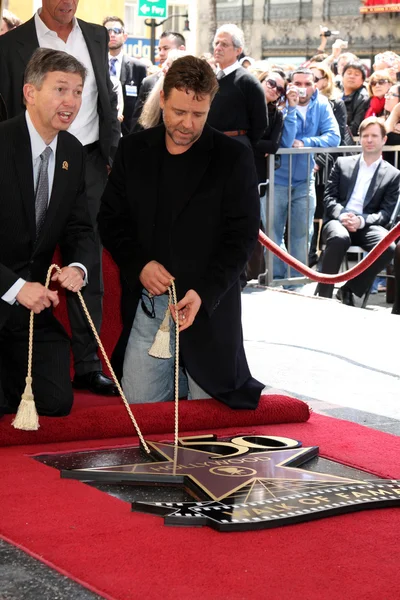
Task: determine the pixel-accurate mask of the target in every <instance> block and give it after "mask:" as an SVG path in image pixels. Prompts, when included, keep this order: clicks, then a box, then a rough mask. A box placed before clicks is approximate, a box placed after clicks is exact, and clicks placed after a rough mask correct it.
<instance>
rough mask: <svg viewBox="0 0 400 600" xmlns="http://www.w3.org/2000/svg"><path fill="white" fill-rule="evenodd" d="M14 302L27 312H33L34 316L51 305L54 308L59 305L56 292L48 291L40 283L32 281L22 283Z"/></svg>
mask: <svg viewBox="0 0 400 600" xmlns="http://www.w3.org/2000/svg"><path fill="white" fill-rule="evenodd" d="M16 300H17V302H18V303H19V304H21V305H22V306H25V308H27V309H28V310H33V312H34V313H35V314H36V315H38V314H39V313H41V312H42V310H44V309H45V308H49V307H50V306H51V305H53V306H54V307H56V306H58V304H59V303H60V300H59V298H58V292H53V291H52V290H48V289H47V288H45V287H44V285H42V284H41V283H36V282H32V281H27V282H26V283H24V285H23V286H22V288H21V289H20V291H19V292H18V294H17V296H16Z"/></svg>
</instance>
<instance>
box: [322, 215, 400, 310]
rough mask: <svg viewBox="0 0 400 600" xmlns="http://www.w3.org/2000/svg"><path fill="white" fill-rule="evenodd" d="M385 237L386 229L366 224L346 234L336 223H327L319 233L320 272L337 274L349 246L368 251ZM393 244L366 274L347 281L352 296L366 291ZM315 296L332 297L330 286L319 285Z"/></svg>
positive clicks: (390, 253)
mask: <svg viewBox="0 0 400 600" xmlns="http://www.w3.org/2000/svg"><path fill="white" fill-rule="evenodd" d="M386 234H387V230H386V229H385V228H384V227H381V226H380V225H371V226H368V225H366V226H365V227H364V228H363V229H358V230H357V231H355V232H354V233H350V232H349V231H347V229H346V228H345V227H344V226H343V225H342V224H341V223H340V221H329V222H328V223H327V224H326V225H324V228H323V230H322V244H323V245H325V250H324V252H323V255H322V265H321V271H322V272H323V273H338V272H339V269H340V265H341V264H342V262H343V259H344V257H345V256H346V252H347V250H348V248H349V247H350V246H360V247H361V248H363V250H365V251H366V252H369V251H370V250H372V249H373V248H375V246H376V245H377V244H378V242H380V241H381V239H383V238H384V237H385V236H386ZM394 249H395V245H394V244H391V245H390V246H389V248H388V249H387V250H385V252H384V253H383V254H381V256H380V257H379V258H377V260H376V261H375V262H374V263H373V264H372V265H371V266H370V267H368V269H367V270H366V271H364V272H363V273H361V274H360V275H358V276H357V277H355V278H354V279H351V280H349V281H348V282H347V283H346V287H347V288H348V289H349V290H350V291H351V292H353V293H354V294H355V295H356V296H359V297H361V296H362V295H363V294H365V292H366V291H367V290H368V289H369V287H370V286H371V285H372V282H373V281H374V279H375V277H376V276H377V275H378V273H380V271H382V269H384V267H386V265H387V264H389V262H390V261H391V260H392V258H393V254H394ZM317 294H318V295H319V296H323V297H324V298H332V294H333V285H329V284H326V283H319V284H318V286H317Z"/></svg>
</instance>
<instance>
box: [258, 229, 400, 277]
mask: <svg viewBox="0 0 400 600" xmlns="http://www.w3.org/2000/svg"><path fill="white" fill-rule="evenodd" d="M398 237H400V223H397V225H396V226H395V227H393V229H391V230H390V231H388V233H387V234H386V235H385V237H384V238H383V240H381V241H380V242H379V244H377V245H376V246H375V248H373V249H372V250H371V252H369V253H368V254H367V256H365V257H364V258H363V259H362V260H361V261H360V262H359V263H357V264H356V265H355V266H354V267H352V268H351V269H349V270H348V271H344V272H343V273H338V274H336V273H334V274H333V275H328V274H326V273H319V272H318V271H313V270H312V269H310V267H307V266H306V265H303V263H301V262H299V261H298V260H297V259H296V258H293V256H291V255H290V254H288V253H287V252H285V250H282V248H280V247H279V246H278V245H277V244H275V242H273V241H272V240H270V238H269V237H267V236H266V235H265V233H264V232H263V231H261V230H260V231H259V233H258V241H259V242H260V243H261V244H262V245H263V246H265V247H266V248H268V250H271V252H273V253H274V254H276V256H277V257H278V258H280V259H282V260H283V261H284V262H285V263H287V264H288V265H290V266H291V267H295V269H297V271H300V273H302V274H303V275H305V276H306V277H308V278H309V279H312V280H313V281H318V282H319V283H341V282H342V281H349V279H353V278H354V277H356V276H357V275H359V274H360V273H362V272H363V271H365V270H366V269H367V268H368V267H369V266H370V265H371V264H372V263H373V262H375V260H376V259H377V258H378V256H380V255H381V254H383V252H384V251H385V250H386V249H387V248H389V246H390V244H391V243H392V242H394V241H395V240H397V238H398Z"/></svg>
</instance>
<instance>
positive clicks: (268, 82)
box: [264, 79, 285, 96]
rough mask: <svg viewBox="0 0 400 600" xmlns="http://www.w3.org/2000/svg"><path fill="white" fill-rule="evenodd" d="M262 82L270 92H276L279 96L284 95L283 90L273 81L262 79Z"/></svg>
mask: <svg viewBox="0 0 400 600" xmlns="http://www.w3.org/2000/svg"><path fill="white" fill-rule="evenodd" d="M264 81H265V83H266V85H267V86H268V87H269V88H271V89H272V90H276V92H277V94H279V95H280V96H283V95H284V93H285V88H284V87H282V86H281V85H278V84H277V83H276V81H274V80H273V79H264Z"/></svg>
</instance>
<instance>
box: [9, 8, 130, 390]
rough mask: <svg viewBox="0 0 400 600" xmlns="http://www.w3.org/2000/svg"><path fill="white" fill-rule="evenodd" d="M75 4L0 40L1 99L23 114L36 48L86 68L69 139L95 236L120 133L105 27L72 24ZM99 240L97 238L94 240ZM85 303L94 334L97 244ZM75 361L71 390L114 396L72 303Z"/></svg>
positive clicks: (99, 286)
mask: <svg viewBox="0 0 400 600" xmlns="http://www.w3.org/2000/svg"><path fill="white" fill-rule="evenodd" d="M78 2H79V0H73V2H71V3H69V4H66V5H64V3H62V2H59V0H43V1H42V8H41V9H39V10H38V12H37V13H36V14H35V16H34V17H33V18H32V19H30V20H29V21H27V22H26V23H25V24H23V25H21V26H20V27H17V28H16V29H14V30H13V31H10V32H9V33H7V34H5V35H3V36H1V37H0V95H2V96H3V99H4V101H5V104H6V109H7V114H8V118H11V117H14V116H16V115H18V114H21V113H22V112H23V110H24V105H23V99H22V86H23V77H24V71H25V67H26V65H27V63H28V61H29V59H30V57H31V56H32V54H33V52H34V51H35V49H36V48H38V47H42V48H53V49H55V50H61V49H62V50H65V51H66V52H68V54H72V55H73V56H75V58H76V59H78V60H79V61H80V62H81V63H83V65H84V66H85V67H86V69H87V71H88V76H87V78H86V82H85V87H84V91H83V98H82V106H81V109H80V111H79V114H78V116H77V118H76V119H75V121H74V122H73V123H72V126H71V129H70V133H72V134H73V135H75V136H76V137H77V138H78V140H79V141H80V142H81V143H82V144H83V146H84V148H85V155H86V175H85V177H86V182H85V183H86V195H87V199H88V206H89V212H90V216H91V218H92V224H93V227H94V230H95V234H96V236H97V221H96V219H97V213H98V210H99V204H100V197H101V194H102V192H103V190H104V186H105V184H106V181H107V168H108V166H109V165H111V162H112V158H113V156H114V154H115V151H116V147H117V145H118V142H119V139H120V136H121V129H120V125H119V122H118V120H117V98H116V95H115V93H114V92H113V89H112V84H111V81H110V76H109V70H108V32H107V31H106V29H105V28H104V27H101V26H99V25H94V24H93V23H86V22H85V21H82V20H81V19H76V18H75V16H74V15H75V12H76V9H77V6H78ZM97 240H98V237H97ZM95 252H96V255H95V257H93V261H92V262H93V267H92V273H91V277H90V280H89V284H88V286H87V287H86V289H85V292H84V295H85V301H86V303H87V306H88V308H89V312H90V314H91V316H92V319H93V321H94V323H95V325H96V329H97V330H98V331H99V330H100V327H101V318H102V297H103V283H102V271H101V252H102V250H101V247H100V242H99V240H98V243H97V249H96V251H95ZM68 313H69V319H70V323H71V329H72V351H73V355H74V366H75V379H74V384H75V386H76V387H79V388H86V389H90V390H91V391H93V392H96V393H100V394H117V393H118V392H117V389H116V386H115V385H114V383H113V382H112V381H111V379H109V378H108V377H105V376H104V374H103V373H102V370H101V362H100V359H99V358H98V356H97V342H96V340H95V338H94V336H93V334H92V332H91V330H90V329H89V327H88V324H87V322H86V319H85V316H84V314H83V312H82V310H81V307H80V305H79V302H78V299H77V298H70V299H69V300H68Z"/></svg>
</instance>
